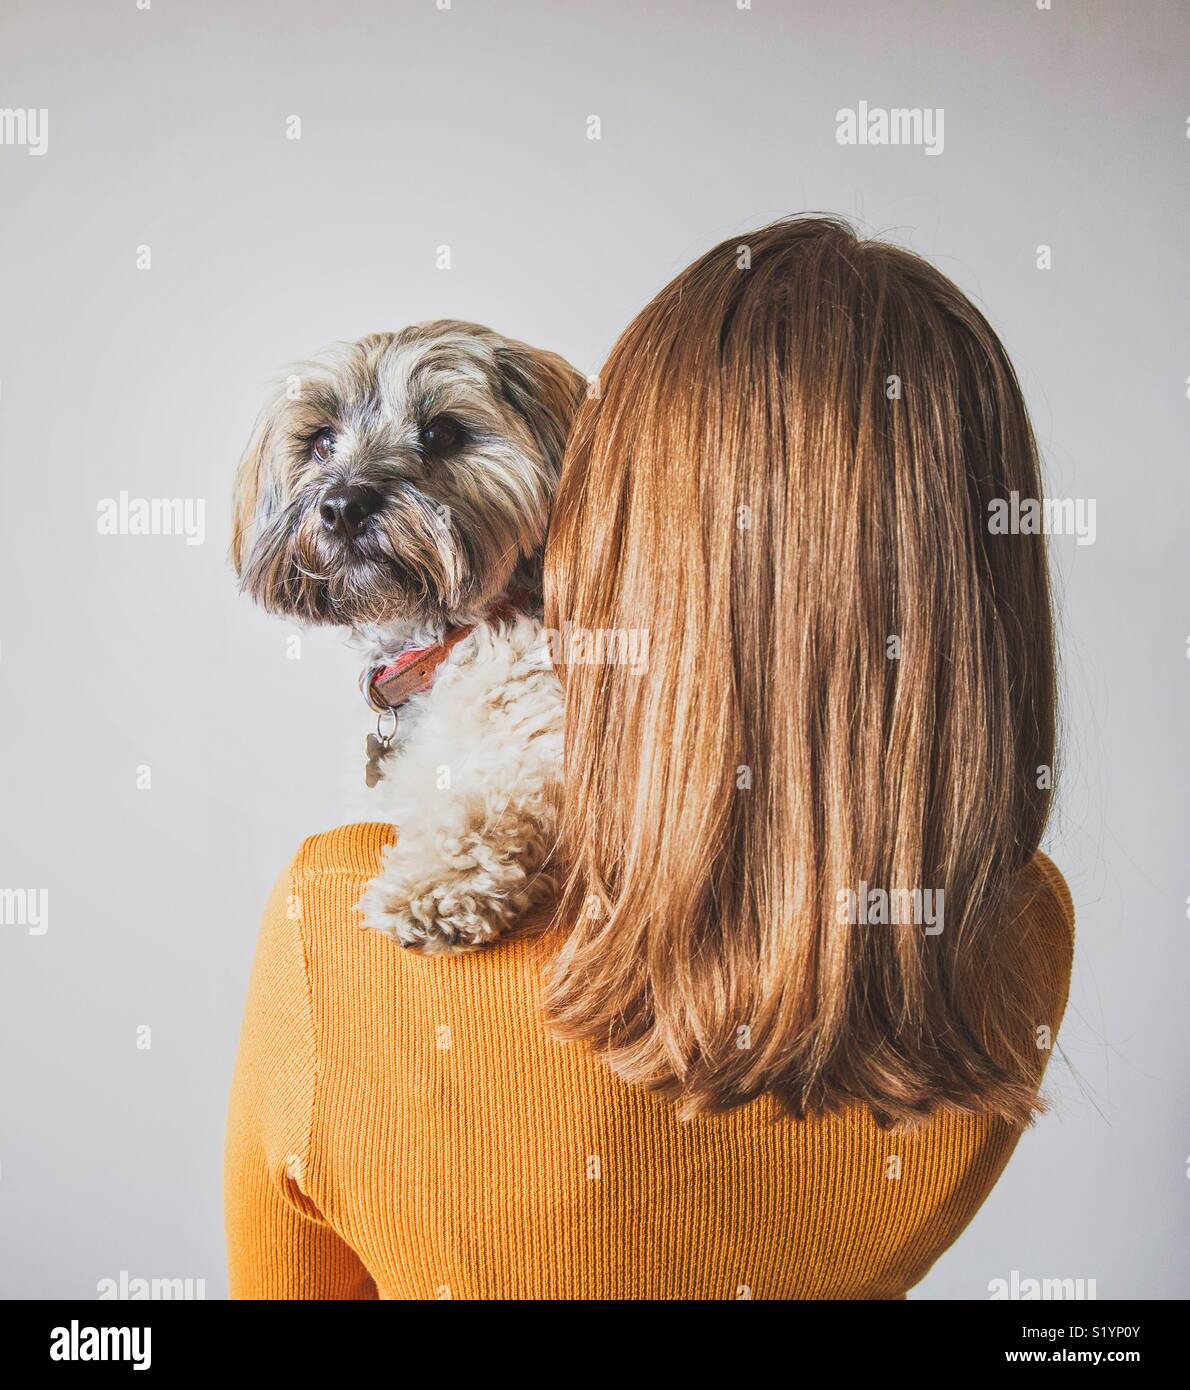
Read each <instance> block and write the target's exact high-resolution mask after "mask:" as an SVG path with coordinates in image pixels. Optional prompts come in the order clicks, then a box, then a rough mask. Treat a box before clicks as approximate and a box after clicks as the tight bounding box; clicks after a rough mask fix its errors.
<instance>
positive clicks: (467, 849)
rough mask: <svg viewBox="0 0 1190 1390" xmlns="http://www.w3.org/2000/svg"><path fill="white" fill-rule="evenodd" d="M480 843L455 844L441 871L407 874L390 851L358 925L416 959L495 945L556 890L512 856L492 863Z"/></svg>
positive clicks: (396, 850)
mask: <svg viewBox="0 0 1190 1390" xmlns="http://www.w3.org/2000/svg"><path fill="white" fill-rule="evenodd" d="M485 848H486V846H485V845H484V843H483V841H482V840H479V839H478V838H477V839H476V841H475V843H473V844H472V845H470V846H468V845H459V846H458V847H457V852H456V853H455V854H453V855H452V856H451V860H452V862H451V864H450V865H449V866H443V865H441V864H440V865H438V866H437V870H436V872H434V873H432V874H431V873H428V872H427V866H426V865H425V863H424V861H423V862H422V863H421V864H420V866H419V867H418V868H417V869H415V868H414V866H413V864H411V863H410V862H409V860H408V856H405V855H402V854H401V847H400V844H399V842H398V844H397V845H394V846H392V847H390V849H389V851H388V853H387V855H386V861H385V864H384V867H383V869H382V870H381V872H380V873H379V874H377V875H376V877H375V878H374V879H372V880H371V882H370V883H369V884H368V887H367V889H366V891H365V892H364V895H363V897H362V898H361V899H360V902H359V907H360V910H361V911H362V913H363V916H364V925H365V926H367V927H371V928H372V929H373V930H375V931H379V932H382V933H383V934H384V935H385V936H388V937H391V938H392V939H393V940H394V941H398V942H400V944H401V945H402V946H406V947H408V948H410V949H411V950H416V951H419V952H420V953H421V954H422V955H428V956H434V955H445V954H449V953H458V952H464V951H474V950H477V949H479V948H480V947H482V946H488V945H490V944H491V943H492V942H493V941H497V940H499V939H500V937H501V936H503V935H504V934H505V933H506V932H507V931H508V930H509V928H510V927H511V926H512V925H513V924H514V923H515V922H516V921H517V920H518V919H520V918H522V917H523V916H524V915H525V914H526V913H528V912H529V911H530V910H532V909H533V908H535V907H538V906H540V905H542V904H543V903H546V902H548V901H550V900H551V899H552V898H553V896H554V894H555V892H556V888H557V884H556V883H555V881H554V879H553V877H552V875H550V874H548V873H546V872H545V871H543V870H541V869H537V870H535V871H534V870H530V869H528V868H527V867H526V865H525V863H524V862H523V861H521V860H519V859H517V858H512V859H509V860H505V861H503V862H501V861H499V860H493V857H492V855H491V854H490V853H484V849H485Z"/></svg>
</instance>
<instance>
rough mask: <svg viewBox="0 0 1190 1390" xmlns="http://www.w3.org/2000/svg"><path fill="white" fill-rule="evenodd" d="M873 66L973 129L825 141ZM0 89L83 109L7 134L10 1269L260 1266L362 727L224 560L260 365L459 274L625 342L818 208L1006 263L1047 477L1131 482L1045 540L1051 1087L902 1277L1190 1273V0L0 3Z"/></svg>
mask: <svg viewBox="0 0 1190 1390" xmlns="http://www.w3.org/2000/svg"><path fill="white" fill-rule="evenodd" d="M142 3H143V0H142ZM861 101H866V102H867V103H868V105H869V106H870V107H873V106H880V107H933V108H938V107H940V108H942V109H943V110H944V111H945V127H944V130H945V147H944V151H943V153H942V154H941V155H940V156H937V157H931V156H929V155H927V154H926V153H925V151H924V150H923V149H921V148H914V147H883V148H882V147H866V148H864V147H852V148H849V147H843V146H840V145H839V144H838V143H837V142H836V139H835V131H836V120H835V116H836V111H837V110H839V109H840V108H844V107H852V108H854V107H856V106H857V105H858V104H859V102H861ZM0 107H2V108H18V107H19V108H33V109H37V110H40V109H45V110H47V111H48V112H49V144H48V149H47V151H46V153H45V154H44V155H42V156H40V157H39V156H33V155H30V154H29V153H28V151H27V150H26V149H24V148H21V147H19V146H13V145H6V146H0V195H2V199H3V202H2V216H0V289H2V295H0V311H2V315H3V317H2V320H0V322H2V326H3V333H2V336H0V493H2V496H0V503H2V510H0V557H2V563H3V584H2V586H0V593H2V609H0V692H2V698H3V719H2V722H0V745H2V748H3V766H2V779H3V780H2V783H0V809H2V815H3V826H2V832H0V856H2V859H0V887H17V888H20V887H24V888H28V889H44V890H46V891H48V894H49V905H50V910H49V919H48V920H49V925H48V930H46V931H45V933H44V934H43V935H30V934H29V932H28V931H27V930H26V929H25V928H24V927H22V926H21V925H20V924H19V923H11V922H10V923H9V924H7V925H4V926H2V927H0V1027H2V1030H3V1032H2V1037H0V1047H2V1051H0V1059H2V1060H0V1065H2V1066H3V1080H2V1095H0V1252H2V1253H0V1293H3V1294H7V1295H9V1296H16V1297H40V1296H48V1295H65V1296H77V1297H84V1298H87V1297H94V1296H95V1294H96V1291H97V1286H98V1283H99V1281H100V1280H102V1279H105V1278H119V1276H120V1272H121V1271H122V1270H123V1271H128V1272H129V1274H130V1275H131V1276H133V1277H146V1278H151V1277H160V1278H165V1277H169V1278H194V1279H199V1278H201V1279H204V1280H205V1281H206V1292H207V1296H208V1297H218V1296H222V1295H223V1294H224V1293H225V1290H226V1284H225V1278H224V1264H223V1261H224V1252H223V1230H222V1210H221V1192H220V1181H221V1173H220V1166H221V1146H222V1137H223V1120H224V1107H225V1101H226V1094H227V1087H228V1080H229V1075H230V1071H231V1065H232V1059H233V1054H234V1048H235V1044H236V1038H237V1032H238V1028H239V1019H240V1011H241V1007H242V1003H243V997H244V990H245V984H246V978H247V971H248V967H249V962H250V958H251V953H252V950H253V947H254V943H255V937H256V932H257V927H258V921H259V913H260V909H261V907H262V905H263V902H264V898H265V896H266V893H267V890H268V888H269V887H270V885H271V883H272V882H273V880H274V879H275V877H276V875H277V874H278V872H279V871H280V870H281V868H282V867H283V866H284V864H285V863H286V862H287V860H288V858H289V856H290V855H291V854H292V853H293V851H294V850H295V849H296V847H297V845H298V844H299V843H300V841H301V840H302V838H303V837H304V836H305V835H307V834H310V833H313V832H315V831H319V830H322V829H326V828H328V827H329V826H330V825H331V824H333V823H334V806H335V789H336V787H337V785H338V781H339V778H340V775H341V772H342V768H341V763H342V759H343V737H342V733H343V730H344V729H345V728H347V727H348V722H349V721H351V720H355V721H356V722H357V723H358V717H359V716H358V704H357V702H358V699H359V696H358V692H357V689H356V674H357V673H356V668H355V662H354V659H353V657H352V655H351V654H350V652H349V651H348V650H347V649H346V648H345V647H344V644H343V642H342V640H341V638H340V637H339V636H338V635H337V634H334V633H330V632H317V633H311V634H308V635H306V636H305V637H304V639H303V644H302V647H301V656H300V659H297V660H295V659H292V655H291V650H290V649H287V643H288V641H289V638H290V637H291V636H292V635H293V633H294V631H295V629H294V628H293V627H292V625H290V624H288V623H286V622H285V621H283V620H279V619H273V618H269V617H267V616H265V615H264V614H262V613H260V612H258V611H255V610H253V609H252V608H251V607H250V606H249V604H248V603H247V602H246V601H245V600H242V599H240V598H239V597H238V596H237V594H236V591H235V585H234V581H233V578H232V576H231V574H230V571H229V569H228V566H227V562H226V558H225V557H226V545H227V537H228V492H229V483H230V477H231V473H232V469H233V467H234V465H235V462H236V459H237V457H238V455H239V453H240V451H241V449H242V447H243V445H244V443H245V441H246V439H247V436H248V432H249V428H250V426H251V423H252V420H253V418H254V416H255V413H256V410H257V408H258V406H259V405H260V403H261V401H262V399H263V393H264V390H265V388H266V385H267V383H268V382H269V381H270V380H272V379H273V378H274V376H275V375H276V374H277V373H278V372H279V370H280V369H281V368H282V367H283V366H284V364H285V363H286V362H288V361H289V360H291V359H293V358H295V357H298V356H300V355H302V354H305V353H307V352H308V351H310V350H312V349H315V348H318V347H319V346H321V345H322V344H324V343H327V342H329V341H331V340H334V339H338V338H352V337H356V336H357V335H360V334H362V333H365V332H368V331H372V330H379V329H393V328H397V327H399V326H401V325H403V324H406V323H409V322H411V321H415V320H418V319H424V318H429V317H439V316H459V317H464V318H469V319H474V320H477V321H479V322H481V323H487V324H490V325H492V326H493V327H496V328H498V329H499V330H501V331H502V332H505V333H508V334H511V335H514V336H517V337H521V338H524V339H527V340H528V341H530V342H533V343H536V344H539V345H542V346H547V347H551V348H554V349H556V350H558V351H560V352H562V353H564V354H565V355H567V356H568V357H569V358H570V359H571V360H572V361H574V362H575V363H576V364H577V365H578V366H580V367H581V368H582V369H583V370H584V371H587V372H594V371H597V370H598V368H599V367H600V365H601V363H602V361H603V359H604V357H605V355H606V353H607V351H608V349H609V347H610V346H611V344H612V342H613V340H614V339H615V337H616V335H617V333H618V332H619V331H620V329H621V328H622V327H623V326H624V325H625V324H626V323H627V322H628V320H629V319H630V318H631V317H632V316H633V315H634V314H635V313H636V312H637V311H638V310H639V309H640V308H641V307H642V305H643V304H644V303H645V302H646V300H647V299H648V298H649V297H650V296H651V295H652V294H653V293H654V292H655V291H656V290H657V289H658V288H659V287H660V286H661V285H663V284H664V283H665V282H666V281H667V280H669V279H670V278H671V277H672V276H673V275H674V274H675V273H676V272H677V271H678V270H679V269H680V268H681V267H682V266H684V265H685V264H686V263H687V262H689V261H690V260H691V259H693V258H694V257H695V256H696V255H697V254H699V253H701V252H702V251H704V250H705V249H707V248H708V247H709V246H711V245H712V244H714V243H715V242H717V241H718V240H720V239H721V238H724V237H726V236H730V235H732V234H735V233H738V232H743V231H745V230H747V229H749V228H753V227H756V226H758V225H760V224H763V223H765V222H767V221H769V220H771V219H773V218H774V217H777V216H781V215H785V214H788V213H794V212H799V211H806V210H818V211H831V212H837V213H841V214H843V215H845V216H848V217H850V218H853V219H854V220H855V221H856V222H857V223H858V225H859V226H860V227H861V229H863V230H864V231H865V232H867V233H870V234H879V235H883V236H886V237H888V238H890V239H893V240H896V241H899V242H901V243H903V244H904V245H906V246H909V247H911V248H912V249H914V250H916V251H918V252H921V253H922V254H924V255H925V256H927V257H928V258H930V259H931V260H932V261H934V262H935V263H936V264H937V265H938V266H939V267H940V268H941V269H942V270H943V271H945V272H946V274H948V275H949V276H951V277H952V278H953V279H954V280H956V281H957V282H958V284H959V285H960V286H962V287H963V289H964V290H966V291H967V293H969V294H970V295H971V296H973V297H974V299H975V300H976V302H977V303H978V304H979V305H980V306H981V307H983V309H984V310H985V312H986V313H987V314H988V316H989V317H990V319H991V321H992V323H993V325H994V326H995V327H996V328H997V329H998V331H999V332H1000V334H1001V335H1002V337H1003V339H1004V342H1005V343H1006V345H1007V348H1008V350H1009V353H1010V354H1011V356H1012V357H1013V359H1014V361H1015V363H1016V365H1017V367H1018V369H1019V372H1020V375H1021V379H1022V382H1023V384H1024V387H1025V390H1026V393H1027V396H1028V399H1029V403H1030V407H1031V410H1032V412H1033V418H1034V422H1035V425H1036V429H1037V433H1038V437H1039V440H1040V444H1041V448H1042V451H1043V455H1044V459H1045V466H1046V470H1047V478H1048V486H1049V491H1050V492H1051V493H1053V494H1056V495H1059V496H1067V497H1080V498H1085V499H1086V498H1094V499H1096V506H1097V538H1096V541H1095V544H1094V545H1088V546H1081V547H1080V546H1077V545H1076V544H1075V543H1074V540H1073V539H1072V538H1069V537H1061V538H1054V539H1053V541H1052V554H1053V564H1054V570H1055V576H1056V583H1057V590H1058V602H1059V608H1060V624H1061V637H1062V649H1063V662H1064V681H1065V696H1064V734H1065V759H1064V764H1063V768H1062V785H1061V794H1060V799H1059V803H1058V808H1059V809H1058V814H1057V815H1056V817H1055V820H1054V823H1053V825H1052V829H1051V833H1050V836H1049V839H1048V841H1047V848H1048V849H1049V851H1050V853H1051V854H1052V855H1053V857H1054V858H1055V859H1056V861H1057V863H1058V864H1059V866H1060V867H1061V868H1062V870H1063V871H1064V873H1065V874H1066V876H1067V879H1068V880H1069V883H1070V886H1071V889H1072V891H1073V894H1074V899H1075V903H1076V905H1077V911H1078V948H1077V960H1076V964H1075V970H1074V983H1073V993H1072V996H1071V1003H1070V1008H1069V1012H1068V1014H1067V1018H1066V1022H1065V1024H1064V1026H1063V1028H1062V1032H1061V1036H1060V1044H1061V1050H1062V1053H1063V1055H1062V1056H1059V1057H1056V1058H1055V1060H1054V1062H1053V1064H1052V1065H1051V1069H1050V1074H1049V1092H1050V1095H1051V1097H1052V1099H1053V1111H1052V1113H1051V1114H1050V1115H1049V1116H1048V1117H1046V1118H1044V1119H1043V1120H1042V1121H1041V1122H1040V1123H1039V1124H1038V1125H1037V1126H1036V1128H1035V1129H1034V1130H1033V1131H1031V1132H1030V1133H1028V1134H1027V1135H1026V1136H1025V1137H1024V1139H1023V1140H1022V1142H1021V1144H1020V1147H1019V1149H1018V1151H1017V1153H1016V1156H1015V1158H1014V1159H1013V1160H1012V1162H1011V1164H1010V1166H1009V1168H1008V1170H1007V1172H1006V1174H1005V1176H1004V1177H1003V1179H1002V1180H1001V1182H1000V1184H999V1185H998V1187H997V1188H996V1189H995V1191H994V1192H993V1193H992V1195H991V1197H990V1199H989V1200H988V1202H987V1204H986V1205H985V1207H984V1208H983V1209H982V1211H981V1212H980V1213H979V1215H978V1216H977V1218H976V1219H975V1221H974V1222H973V1224H972V1225H971V1226H970V1228H969V1229H968V1231H967V1232H966V1234H965V1235H964V1236H963V1237H962V1238H961V1239H960V1241H959V1242H958V1244H957V1245H956V1246H955V1247H954V1249H953V1250H952V1251H951V1252H950V1253H949V1254H947V1255H946V1256H945V1257H944V1258H943V1259H942V1260H941V1261H940V1262H939V1263H938V1264H937V1266H936V1267H935V1268H934V1270H933V1271H932V1273H931V1274H930V1275H929V1276H928V1278H927V1279H926V1280H925V1282H924V1283H922V1284H921V1285H920V1286H919V1287H918V1289H917V1290H916V1291H915V1292H914V1294H913V1295H912V1296H913V1297H926V1298H939V1297H957V1298H973V1299H979V1298H987V1297H988V1285H989V1282H990V1281H991V1280H994V1279H1000V1278H1003V1279H1009V1278H1011V1275H1012V1272H1013V1271H1014V1270H1015V1271H1018V1272H1019V1273H1020V1275H1021V1277H1046V1276H1049V1277H1064V1278H1084V1279H1094V1280H1096V1284H1097V1291H1098V1293H1099V1296H1100V1297H1109V1296H1116V1295H1139V1296H1142V1297H1146V1298H1156V1297H1171V1296H1177V1297H1184V1296H1186V1294H1187V1293H1188V1292H1190V1277H1188V1274H1190V1270H1188V1263H1190V1262H1188V1256H1187V1250H1188V1249H1190V1241H1188V1239H1187V1236H1188V1229H1187V1228H1188V1221H1187V1204H1188V1203H1190V1182H1188V1181H1187V1169H1188V1162H1190V1159H1188V1155H1190V1132H1188V1123H1187V1122H1188V1119H1190V1114H1188V1110H1190V1107H1188V1105H1187V1076H1188V1070H1190V1066H1188V1061H1187V1057H1188V1052H1190V1048H1188V1044H1190V1029H1188V1026H1187V1012H1188V1010H1187V1002H1186V995H1187V973H1186V971H1187V957H1188V954H1190V949H1188V945H1187V933H1188V931H1190V925H1188V923H1187V895H1188V894H1190V875H1188V874H1187V856H1186V849H1187V835H1186V831H1187V815H1186V777H1187V730H1186V710H1187V690H1188V685H1190V661H1188V660H1187V651H1188V646H1187V643H1188V634H1190V609H1188V606H1187V595H1188V593H1190V587H1188V584H1187V579H1188V573H1187V569H1188V566H1187V559H1186V524H1187V518H1188V516H1190V510H1188V508H1187V500H1188V499H1187V491H1188V488H1187V438H1188V431H1190V399H1188V398H1187V397H1188V384H1187V383H1188V379H1190V313H1188V309H1190V294H1188V288H1190V274H1188V270H1187V264H1188V260H1190V250H1188V247H1190V242H1188V240H1187V226H1188V217H1187V215H1188V213H1190V191H1188V190H1190V139H1187V133H1188V126H1187V118H1188V116H1190V7H1187V6H1186V5H1185V4H1184V3H1181V0H1144V2H1140V3H1137V2H1133V3H1124V0H1118V3H1106V2H1105V0H1082V3H1075V0H1053V4H1052V8H1049V9H1039V8H1038V7H1037V4H1036V3H1035V0H999V3H996V4H994V5H992V4H988V3H987V0H951V2H950V3H947V2H946V0H931V2H930V3H925V0H921V2H920V3H919V2H918V0H901V2H900V3H883V4H879V3H865V4H861V3H857V2H856V0H833V3H830V4H822V3H818V0H814V3H809V2H805V3H803V2H802V0H787V3H778V0H754V3H753V4H752V5H751V7H750V8H747V7H745V8H743V9H741V8H740V7H739V5H738V4H737V3H736V0H615V2H614V3H601V4H593V3H592V4H580V3H562V2H561V0H558V2H557V3H545V0H516V2H515V3H514V2H513V0H505V3H500V0H453V3H452V4H451V6H450V8H449V10H444V9H441V8H439V7H438V6H437V5H436V3H435V0H373V2H372V3H363V0H356V3H337V4H334V5H328V4H325V3H313V0H283V2H282V0H273V3H252V4H249V3H242V2H241V0H236V2H235V3H233V2H232V0H202V2H201V3H199V0H190V2H189V3H185V2H184V0H152V3H151V5H149V6H148V7H147V8H144V9H141V8H138V6H137V4H136V0H75V3H57V4H56V3H52V0H37V3H33V2H32V0H5V4H4V7H3V10H2V11H0ZM293 116H297V117H300V123H301V124H300V130H301V138H300V139H290V138H287V131H288V132H292V131H293V130H294V129H295V127H294V126H293V125H292V123H291V122H290V120H289V118H291V117H293ZM591 116H598V117H599V118H600V125H601V138H600V139H598V140H593V139H590V138H588V130H589V129H590V126H589V121H588V118H589V117H591ZM442 246H449V247H450V251H451V268H450V269H449V270H442V269H439V268H438V265H437V261H438V258H439V250H438V249H439V248H440V247H442ZM1041 246H1048V247H1049V248H1051V252H1050V254H1051V257H1052V268H1050V269H1048V270H1042V269H1039V268H1038V254H1039V253H1038V248H1039V247H1041ZM140 247H148V248H150V254H151V268H150V269H138V248H140ZM122 491H124V492H127V493H128V494H129V495H130V496H132V497H179V498H191V499H204V500H205V503H206V537H205V541H204V543H203V544H201V545H192V546H188V545H187V544H185V542H184V540H183V539H181V538H179V537H170V536H133V535H124V536H120V535H117V536H105V535H100V534H98V528H97V508H98V506H99V503H100V501H101V499H104V498H109V497H112V498H114V497H118V495H119V494H120V493H121V492H122ZM143 768H148V769H149V776H150V778H151V785H150V787H148V788H147V789H141V788H139V787H138V777H139V778H140V780H141V781H143V780H144V774H143V773H142V772H139V771H138V770H140V769H143ZM145 1028H147V1029H149V1030H150V1031H149V1032H148V1033H145V1032H143V1031H138V1030H142V1029H145ZM138 1040H139V1041H140V1042H141V1043H142V1044H143V1043H144V1041H146V1040H148V1041H150V1042H151V1046H149V1047H145V1046H143V1045H141V1046H138Z"/></svg>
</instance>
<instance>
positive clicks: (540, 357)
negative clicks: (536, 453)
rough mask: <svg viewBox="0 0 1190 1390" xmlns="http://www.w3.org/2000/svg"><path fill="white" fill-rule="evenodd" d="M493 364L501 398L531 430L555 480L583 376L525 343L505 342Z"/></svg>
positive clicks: (583, 390) (560, 359)
mask: <svg viewBox="0 0 1190 1390" xmlns="http://www.w3.org/2000/svg"><path fill="white" fill-rule="evenodd" d="M496 361H497V367H498V370H499V372H500V388H501V391H502V392H503V395H504V398H505V399H506V400H507V401H508V403H509V404H510V405H511V406H512V408H513V409H514V410H515V411H516V412H517V414H518V415H520V417H521V418H522V419H523V420H524V421H525V423H526V424H527V425H528V426H529V428H530V429H531V430H532V431H533V437H534V438H535V439H536V440H537V444H538V447H539V448H540V449H541V452H542V454H543V455H544V457H545V458H546V460H547V461H548V463H549V466H550V469H551V471H552V472H553V474H554V476H555V477H557V476H558V474H559V473H560V472H561V470H562V454H563V452H564V451H565V449H566V440H567V437H568V436H569V434H570V425H571V422H572V421H573V419H574V414H575V411H576V410H577V409H578V407H579V402H580V401H581V400H582V399H583V397H584V395H586V391H587V379H586V377H585V376H583V374H582V373H581V372H580V371H578V370H577V369H576V368H574V367H572V366H571V365H570V363H569V362H567V361H566V359H565V358H564V357H559V356H558V354H557V353H556V352H544V351H542V350H541V349H540V348H532V347H529V346H528V345H527V344H526V343H517V342H512V341H506V342H505V344H504V345H503V346H502V347H501V348H499V349H498V350H497V353H496Z"/></svg>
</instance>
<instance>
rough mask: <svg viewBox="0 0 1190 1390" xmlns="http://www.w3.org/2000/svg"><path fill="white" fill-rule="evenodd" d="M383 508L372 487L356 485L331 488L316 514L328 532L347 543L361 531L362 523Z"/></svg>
mask: <svg viewBox="0 0 1190 1390" xmlns="http://www.w3.org/2000/svg"><path fill="white" fill-rule="evenodd" d="M383 506H384V498H383V496H381V494H380V493H379V492H378V491H377V490H376V489H375V488H374V487H365V486H364V485H362V484H359V483H356V484H353V485H352V486H350V487H333V488H331V490H330V491H329V492H328V493H327V494H326V496H325V497H324V498H323V499H322V501H321V503H320V504H319V507H318V514H319V516H321V517H322V524H323V526H325V527H326V529H327V530H328V531H333V532H334V533H335V534H336V535H337V536H340V537H341V538H342V539H343V540H345V541H349V540H351V539H353V538H354V537H355V536H358V535H359V533H360V532H361V531H362V530H363V527H364V522H365V521H367V519H368V518H369V517H370V516H372V515H373V513H375V512H378V511H379V510H380V508H381V507H383Z"/></svg>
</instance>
